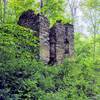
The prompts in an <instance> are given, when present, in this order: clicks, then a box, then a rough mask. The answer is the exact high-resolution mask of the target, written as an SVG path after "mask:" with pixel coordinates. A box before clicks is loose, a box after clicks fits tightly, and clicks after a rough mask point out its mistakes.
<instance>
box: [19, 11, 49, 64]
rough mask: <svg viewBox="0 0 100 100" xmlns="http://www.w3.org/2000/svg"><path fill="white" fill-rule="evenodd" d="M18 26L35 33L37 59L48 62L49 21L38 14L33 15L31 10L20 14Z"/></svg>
mask: <svg viewBox="0 0 100 100" xmlns="http://www.w3.org/2000/svg"><path fill="white" fill-rule="evenodd" d="M18 24H19V25H21V26H24V27H27V28H30V29H32V30H33V31H36V34H35V36H37V37H38V38H39V41H38V42H39V49H37V50H38V58H40V59H42V60H44V61H45V62H48V61H49V41H48V40H49V21H48V19H47V18H46V17H44V16H42V15H40V14H37V15H36V14H34V11H33V10H28V11H25V12H23V13H22V15H21V16H20V17H19V21H18Z"/></svg>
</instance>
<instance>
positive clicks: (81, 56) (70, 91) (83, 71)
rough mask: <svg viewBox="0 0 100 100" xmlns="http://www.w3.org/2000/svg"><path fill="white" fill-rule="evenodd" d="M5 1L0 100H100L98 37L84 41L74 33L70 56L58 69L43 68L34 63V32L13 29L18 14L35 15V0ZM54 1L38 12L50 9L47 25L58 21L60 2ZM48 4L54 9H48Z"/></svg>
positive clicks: (0, 36) (0, 38) (0, 23)
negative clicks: (27, 13) (73, 49)
mask: <svg viewBox="0 0 100 100" xmlns="http://www.w3.org/2000/svg"><path fill="white" fill-rule="evenodd" d="M8 1H9V2H8V4H6V5H5V6H6V8H5V9H6V10H5V9H4V12H3V8H4V6H3V5H2V4H4V3H3V0H0V3H1V4H0V9H2V10H0V12H1V13H0V14H1V15H0V100H100V77H99V76H100V34H96V32H97V31H95V35H94V37H95V38H94V37H93V34H94V33H92V34H90V36H88V37H86V36H84V35H82V34H81V33H75V54H74V56H73V57H70V58H66V59H65V60H64V62H63V64H60V65H54V66H49V65H46V64H44V63H43V62H42V61H37V60H35V57H36V54H37V48H38V45H39V44H38V43H37V41H38V38H36V37H35V36H33V34H36V32H33V31H32V30H30V29H26V28H23V27H20V26H18V25H16V23H17V19H18V16H20V13H21V12H22V11H24V10H27V9H28V8H32V9H34V10H35V11H36V12H38V10H37V8H38V6H39V4H38V3H36V0H23V3H20V2H17V0H8ZM19 1H20V0H19ZM53 1H54V2H53ZM56 1H57V0H50V1H49V3H48V4H49V5H47V6H44V8H42V11H43V12H46V10H47V9H48V10H49V8H50V7H51V10H49V11H50V12H52V10H54V12H53V13H52V14H51V15H52V16H50V13H49V14H48V12H46V15H47V16H48V18H49V19H50V20H51V24H52V23H54V22H55V20H57V19H59V18H61V16H59V14H58V12H59V7H62V4H63V2H60V3H58V2H56ZM60 1H65V0H60ZM88 1H90V0H88ZM93 1H94V0H93ZM46 3H47V2H45V4H46ZM52 3H53V4H56V3H57V5H56V6H57V7H58V8H57V7H56V8H57V9H56V8H52V7H53V6H52ZM91 3H92V2H91ZM21 4H23V5H21ZM60 4H61V5H60ZM1 5H2V6H1ZM26 5H27V6H26ZM30 5H31V6H30ZM32 5H36V6H34V7H33V6H32ZM89 6H90V5H89ZM25 7H26V8H25ZM93 7H94V5H93ZM22 8H23V9H22ZM62 8H63V7H62ZM56 10H57V11H58V12H57V11H56ZM5 11H6V12H5ZM60 11H62V10H60ZM4 13H5V14H4ZM62 13H63V11H62ZM57 14H58V15H57ZM57 16H58V17H57ZM66 20H67V22H71V19H70V18H69V19H68V17H67V18H63V21H65V22H66ZM98 23H99V22H98ZM97 30H99V28H97ZM94 44H95V45H94ZM94 46H95V47H94ZM94 48H95V50H94ZM94 55H95V57H94Z"/></svg>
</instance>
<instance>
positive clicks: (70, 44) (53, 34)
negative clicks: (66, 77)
mask: <svg viewBox="0 0 100 100" xmlns="http://www.w3.org/2000/svg"><path fill="white" fill-rule="evenodd" d="M18 24H19V25H21V26H24V27H26V28H30V29H32V30H33V31H36V32H37V33H36V34H35V36H37V37H38V38H39V41H38V42H39V44H40V45H39V49H38V51H39V52H38V56H39V58H40V59H41V60H43V61H45V62H46V63H48V64H51V65H54V64H55V63H62V61H63V60H64V58H65V57H68V56H71V55H73V53H74V34H73V33H74V29H73V25H71V24H62V23H61V21H57V22H56V24H55V25H54V26H53V27H51V28H49V26H50V24H49V21H48V19H47V18H46V17H44V16H43V15H40V14H37V15H36V14H35V13H34V11H32V10H28V11H25V12H23V13H22V15H21V16H20V17H19V21H18Z"/></svg>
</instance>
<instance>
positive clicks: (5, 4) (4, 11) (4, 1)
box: [3, 0, 7, 23]
mask: <svg viewBox="0 0 100 100" xmlns="http://www.w3.org/2000/svg"><path fill="white" fill-rule="evenodd" d="M3 3H4V9H3V23H5V19H6V6H7V0H3Z"/></svg>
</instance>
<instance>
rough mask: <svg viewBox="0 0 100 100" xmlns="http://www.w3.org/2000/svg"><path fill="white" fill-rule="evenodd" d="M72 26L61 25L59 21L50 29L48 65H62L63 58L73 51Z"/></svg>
mask: <svg viewBox="0 0 100 100" xmlns="http://www.w3.org/2000/svg"><path fill="white" fill-rule="evenodd" d="M73 36H74V34H73V25H71V24H65V25H64V24H62V23H61V21H57V23H56V24H55V25H54V26H53V27H52V28H51V29H50V34H49V38H50V61H49V63H50V64H54V63H62V62H63V60H64V58H65V57H68V56H71V55H73V51H74V48H73V47H74V46H73V45H74V37H73Z"/></svg>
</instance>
